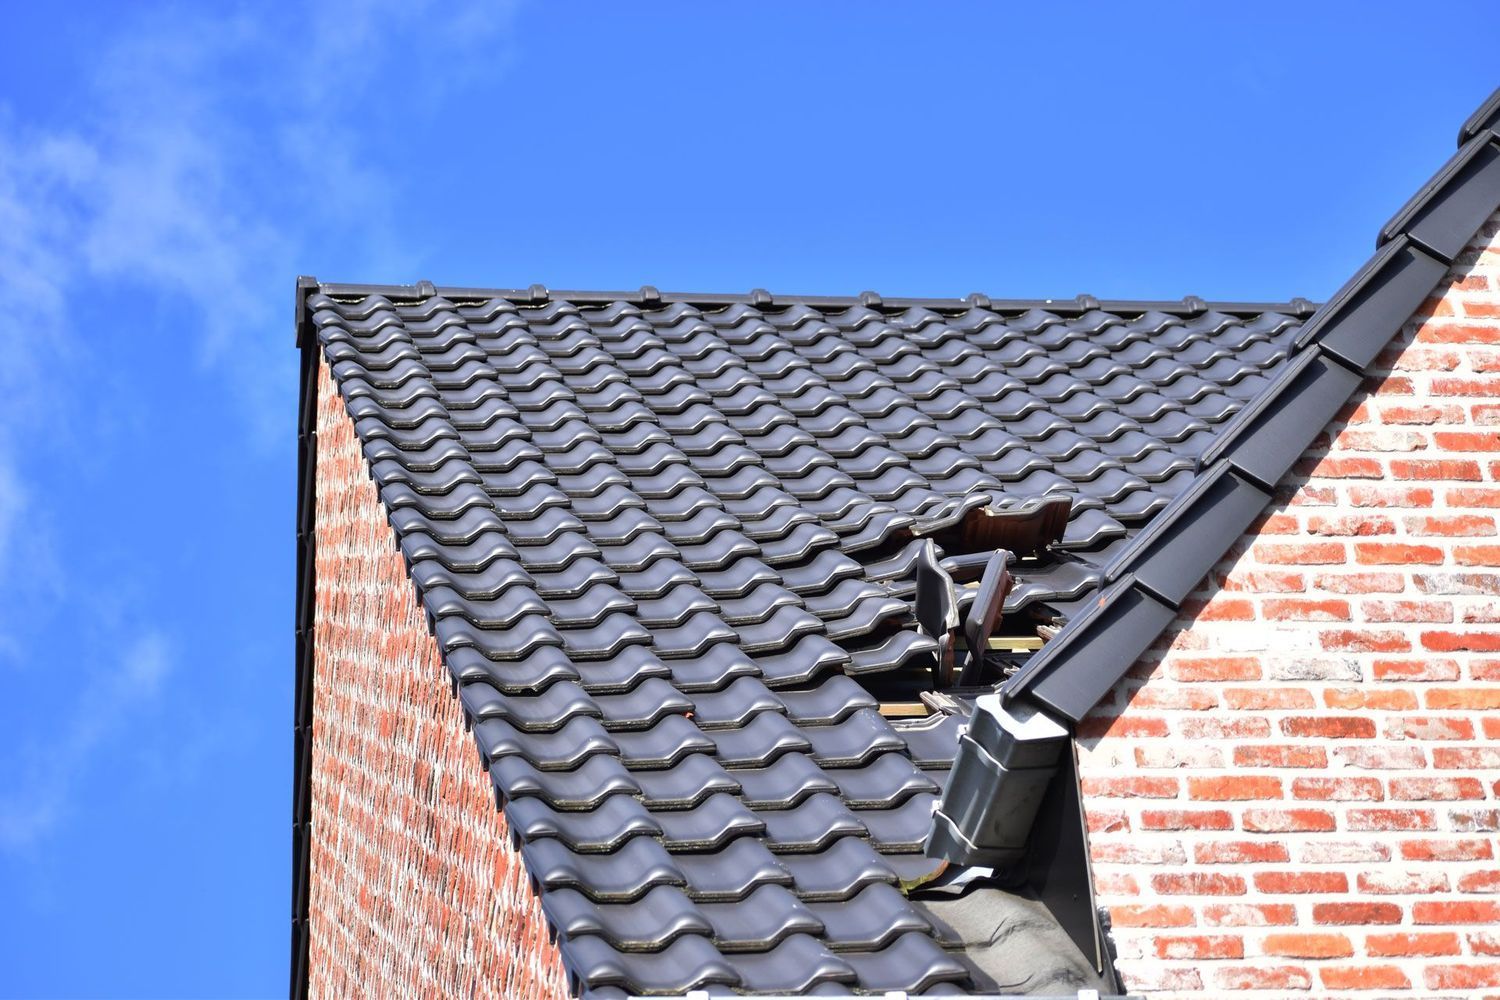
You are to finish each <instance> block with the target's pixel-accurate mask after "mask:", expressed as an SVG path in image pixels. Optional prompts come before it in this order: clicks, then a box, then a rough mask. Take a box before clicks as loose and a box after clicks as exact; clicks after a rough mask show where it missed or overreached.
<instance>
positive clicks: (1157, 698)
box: [1130, 687, 1219, 712]
mask: <svg viewBox="0 0 1500 1000" xmlns="http://www.w3.org/2000/svg"><path fill="white" fill-rule="evenodd" d="M1130 707H1131V708H1132V709H1143V708H1145V709H1149V708H1176V709H1183V710H1186V711H1192V712H1203V711H1207V710H1208V709H1210V708H1218V707H1219V699H1218V698H1217V697H1216V696H1215V695H1214V693H1213V692H1212V691H1207V690H1204V689H1203V688H1197V687H1188V688H1164V687H1143V688H1140V689H1138V690H1136V691H1134V692H1132V693H1131V695H1130Z"/></svg>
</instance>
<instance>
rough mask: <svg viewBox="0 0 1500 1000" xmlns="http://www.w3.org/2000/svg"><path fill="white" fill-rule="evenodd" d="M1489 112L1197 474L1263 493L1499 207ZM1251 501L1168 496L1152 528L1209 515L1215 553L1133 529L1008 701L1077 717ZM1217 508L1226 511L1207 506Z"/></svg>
mask: <svg viewBox="0 0 1500 1000" xmlns="http://www.w3.org/2000/svg"><path fill="white" fill-rule="evenodd" d="M1497 120H1500V90H1497V91H1496V92H1495V93H1494V94H1492V95H1491V96H1490V97H1489V99H1488V100H1486V101H1485V103H1484V104H1483V105H1482V106H1481V107H1480V109H1479V110H1478V111H1477V112H1475V114H1474V115H1473V116H1471V117H1470V119H1469V121H1468V122H1467V123H1465V125H1464V127H1463V130H1462V132H1461V134H1460V142H1461V144H1467V145H1464V148H1462V149H1461V150H1460V151H1459V152H1458V154H1456V155H1455V156H1454V157H1453V158H1452V159H1451V160H1450V161H1449V162H1448V164H1446V165H1445V166H1444V167H1443V169H1442V170H1440V171H1439V172H1438V174H1437V175H1436V176H1435V177H1434V178H1433V180H1432V181H1430V182H1428V184H1426V185H1424V186H1423V188H1422V190H1421V191H1419V192H1418V194H1417V196H1415V197H1414V198H1413V199H1412V200H1411V201H1409V202H1408V203H1407V205H1406V206H1405V207H1404V208H1403V209H1402V210H1401V211H1400V212H1398V213H1397V214H1396V217H1395V218H1394V219H1393V220H1392V221H1391V223H1390V224H1388V225H1387V227H1386V228H1385V229H1384V230H1382V232H1381V236H1380V246H1379V249H1378V250H1377V252H1376V253H1375V255H1374V256H1373V257H1372V258H1371V259H1370V261H1368V262H1367V263H1366V264H1365V265H1364V266H1363V267H1361V268H1360V269H1359V271H1358V272H1356V274H1355V275H1354V277H1352V278H1351V279H1350V280H1349V281H1348V282H1347V283H1346V284H1345V285H1344V287H1343V288H1341V289H1340V290H1339V292H1338V293H1337V294H1336V295H1334V296H1333V298H1331V299H1330V300H1329V301H1328V302H1327V303H1326V304H1325V305H1324V306H1323V307H1322V308H1321V309H1319V310H1317V312H1316V313H1315V314H1314V316H1313V317H1312V318H1311V319H1310V320H1308V322H1307V324H1306V325H1305V326H1304V327H1303V329H1302V331H1301V333H1300V334H1299V335H1298V336H1297V338H1296V340H1295V342H1294V345H1293V356H1292V359H1291V361H1290V363H1289V364H1288V365H1286V366H1285V367H1284V368H1283V369H1282V370H1281V371H1280V372H1279V373H1278V374H1277V375H1276V376H1275V378H1274V379H1273V380H1272V382H1271V384H1270V385H1269V386H1267V387H1266V389H1265V391H1264V392H1263V393H1261V394H1260V395H1259V396H1258V397H1257V398H1255V399H1253V400H1251V401H1250V403H1249V405H1247V406H1246V407H1245V408H1244V409H1242V410H1241V411H1240V413H1239V414H1238V415H1237V416H1236V417H1235V418H1234V420H1233V421H1232V423H1231V425H1230V426H1229V427H1228V428H1227V429H1226V430H1225V432H1224V433H1223V434H1222V436H1220V438H1219V439H1218V440H1217V441H1216V442H1215V443H1214V444H1212V445H1210V446H1208V447H1207V448H1206V449H1205V450H1204V451H1203V453H1202V455H1201V459H1200V468H1203V469H1206V470H1207V471H1206V472H1204V473H1200V475H1204V476H1216V477H1222V476H1223V475H1224V472H1223V471H1222V469H1223V465H1224V463H1228V464H1229V466H1231V467H1232V469H1233V470H1234V471H1235V472H1237V473H1239V474H1242V475H1243V476H1244V477H1246V478H1247V479H1248V480H1250V481H1252V482H1253V484H1254V485H1255V486H1256V487H1257V488H1259V489H1260V490H1261V491H1263V492H1265V493H1268V494H1269V493H1270V492H1272V491H1274V490H1275V488H1276V486H1277V483H1278V482H1279V481H1280V480H1281V478H1282V477H1283V476H1284V475H1285V474H1286V473H1287V471H1288V470H1290V469H1291V467H1292V466H1293V464H1294V463H1295V462H1296V461H1297V458H1298V457H1299V456H1300V455H1301V454H1303V453H1304V452H1305V451H1306V449H1307V447H1308V446H1309V445H1310V444H1311V443H1312V442H1313V440H1314V439H1315V438H1316V436H1317V435H1318V434H1319V433H1321V432H1322V431H1323V429H1324V428H1325V427H1326V426H1327V424H1328V422H1329V420H1331V419H1332V418H1333V417H1334V416H1335V415H1336V414H1337V413H1338V411H1339V410H1340V409H1342V408H1343V407H1345V406H1346V405H1348V403H1349V402H1350V400H1351V399H1352V398H1354V397H1355V396H1356V394H1357V393H1358V391H1359V388H1360V385H1361V384H1362V382H1363V379H1362V374H1363V372H1364V371H1365V370H1366V368H1367V367H1368V366H1369V365H1370V364H1371V363H1373V361H1374V360H1375V358H1376V357H1377V355H1378V354H1379V353H1380V351H1382V350H1383V349H1384V348H1385V347H1386V346H1387V345H1388V344H1389V343H1390V341H1391V340H1392V339H1393V338H1394V337H1395V336H1396V335H1397V334H1398V333H1399V332H1400V331H1401V329H1402V328H1403V327H1404V326H1405V325H1406V323H1407V321H1408V320H1409V319H1410V318H1411V316H1412V315H1413V314H1414V313H1415V312H1416V311H1417V309H1419V308H1420V307H1421V304H1422V303H1423V302H1424V301H1425V300H1426V298H1427V297H1428V295H1430V294H1431V292H1432V290H1433V288H1434V287H1435V286H1436V285H1437V284H1438V283H1439V282H1441V281H1442V279H1443V276H1444V275H1445V274H1446V273H1447V269H1448V266H1449V263H1450V262H1451V261H1452V260H1453V259H1454V257H1456V256H1457V254H1458V253H1459V252H1460V251H1461V250H1462V247H1463V245H1464V244H1466V243H1467V241H1468V240H1469V239H1470V238H1472V236H1473V234H1474V233H1475V232H1477V231H1478V230H1479V228H1480V227H1481V226H1483V225H1484V223H1485V221H1486V220H1487V219H1488V218H1489V217H1490V216H1491V215H1492V214H1493V213H1494V212H1495V211H1496V209H1497V208H1500V165H1497V164H1500V161H1497V158H1496V151H1495V149H1494V148H1493V147H1492V146H1491V145H1490V142H1491V139H1492V138H1493V136H1492V135H1491V133H1490V132H1488V131H1486V130H1489V129H1492V128H1493V126H1494V125H1495V123H1496V121H1497ZM1460 233H1462V236H1461V237H1460V236H1459V234H1460ZM1226 490H1227V493H1226V492H1225V491H1226ZM1253 498H1254V494H1247V493H1244V492H1243V491H1242V489H1239V488H1235V489H1230V488H1229V487H1228V486H1227V485H1226V484H1225V481H1224V480H1222V478H1221V479H1220V480H1219V485H1218V486H1217V488H1215V487H1214V486H1213V485H1212V484H1209V483H1204V484H1203V485H1200V486H1199V487H1197V488H1196V489H1194V490H1193V491H1192V492H1191V494H1190V495H1187V496H1185V497H1184V498H1182V499H1181V500H1180V501H1178V502H1177V504H1176V506H1175V507H1174V508H1173V509H1172V511H1171V514H1170V517H1171V519H1172V520H1171V522H1170V523H1168V522H1163V523H1162V524H1161V525H1160V526H1159V527H1157V528H1156V532H1159V533H1161V534H1162V535H1165V534H1166V533H1168V532H1170V531H1171V530H1172V526H1173V525H1184V526H1186V525H1191V524H1196V523H1201V524H1205V525H1206V524H1210V523H1215V524H1216V525H1217V529H1218V530H1223V531H1225V532H1226V534H1224V535H1222V536H1220V537H1218V538H1216V539H1214V541H1213V543H1212V544H1211V545H1210V547H1209V548H1207V549H1205V550H1204V551H1205V552H1211V553H1214V558H1213V559H1212V560H1209V559H1207V558H1206V557H1205V556H1202V555H1199V556H1196V557H1195V558H1192V559H1188V558H1185V557H1183V558H1178V557H1175V556H1173V557H1170V558H1168V557H1167V555H1166V554H1165V553H1168V552H1169V549H1168V547H1167V546H1165V545H1163V544H1162V543H1159V542H1157V541H1156V540H1155V539H1156V537H1157V536H1156V535H1155V534H1153V535H1150V536H1145V537H1138V538H1137V540H1136V542H1135V543H1133V544H1128V546H1127V547H1126V548H1125V549H1123V550H1122V551H1121V553H1120V558H1119V560H1118V562H1116V563H1115V564H1114V565H1113V566H1111V567H1110V574H1111V575H1112V576H1113V577H1115V581H1114V583H1113V584H1112V585H1111V586H1109V587H1108V588H1107V589H1106V590H1105V591H1104V592H1103V593H1101V594H1100V595H1099V596H1098V597H1097V598H1096V601H1097V604H1096V605H1095V607H1094V608H1093V609H1092V610H1091V611H1090V612H1086V613H1084V614H1082V615H1079V616H1077V617H1075V618H1073V619H1072V620H1071V621H1069V622H1068V623H1067V625H1065V626H1064V627H1063V629H1062V631H1061V632H1060V633H1059V634H1058V635H1057V637H1056V638H1055V639H1053V640H1052V642H1050V643H1048V644H1047V646H1045V647H1044V648H1043V649H1042V650H1041V652H1039V653H1038V654H1037V655H1036V656H1034V657H1032V659H1031V660H1030V661H1028V662H1027V663H1026V664H1025V665H1024V666H1023V667H1022V668H1021V670H1020V671H1018V672H1017V673H1016V674H1015V675H1013V676H1012V677H1011V678H1010V679H1009V680H1008V681H1006V682H1005V684H1004V685H1003V686H1002V692H1003V693H1004V695H1005V696H1006V698H1007V699H1016V698H1022V697H1029V698H1033V699H1035V700H1037V701H1038V702H1040V703H1041V704H1043V705H1046V706H1049V707H1051V708H1053V709H1054V710H1056V711H1058V712H1060V713H1061V714H1062V715H1064V716H1066V717H1067V718H1070V719H1073V720H1075V721H1077V720H1079V719H1081V718H1082V717H1083V716H1084V714H1086V713H1087V712H1088V710H1089V709H1090V708H1092V707H1093V705H1094V704H1095V703H1096V702H1097V701H1098V700H1099V699H1101V698H1103V697H1104V696H1105V695H1106V694H1107V693H1108V691H1109V690H1110V688H1111V687H1113V686H1114V684H1115V683H1116V682H1117V681H1118V680H1119V679H1120V678H1121V677H1123V676H1124V675H1125V672H1126V671H1127V670H1129V669H1130V666H1131V665H1132V664H1133V663H1134V662H1135V660H1136V659H1137V658H1138V657H1139V656H1140V654H1141V653H1142V652H1143V651H1144V650H1145V649H1146V648H1147V647H1148V646H1149V645H1150V643H1151V642H1152V641H1154V640H1155V638H1156V637H1157V636H1158V635H1159V634H1160V633H1161V632H1162V631H1163V630H1164V629H1165V628H1166V627H1167V626H1168V625H1169V624H1170V623H1171V621H1172V619H1173V617H1174V613H1173V599H1174V598H1177V599H1179V600H1180V598H1179V597H1178V595H1181V594H1183V593H1184V587H1187V588H1191V586H1192V585H1193V583H1195V582H1196V581H1197V579H1201V576H1202V574H1201V573H1199V569H1198V568H1199V567H1200V566H1202V565H1203V564H1204V563H1205V562H1207V564H1208V565H1209V566H1211V565H1212V564H1213V562H1216V561H1217V560H1218V559H1219V558H1222V556H1223V554H1224V552H1225V551H1227V550H1228V548H1229V546H1230V545H1232V544H1233V543H1234V541H1235V540H1236V538H1237V537H1238V534H1237V533H1228V532H1231V531H1232V529H1233V525H1234V524H1236V523H1239V522H1240V521H1243V520H1244V517H1245V513H1246V510H1247V509H1248V506H1249V504H1250V502H1251V501H1252V500H1253ZM1216 507H1222V508H1223V509H1222V510H1213V509H1212V508H1216ZM1200 508H1201V510H1200ZM1241 530H1243V529H1241ZM1182 551H1184V552H1185V547H1184V549H1183V550H1182ZM1138 571H1140V572H1141V573H1142V575H1141V576H1140V577H1137V572H1138ZM1194 574H1197V575H1196V576H1194ZM1189 577H1193V580H1192V582H1188V581H1189ZM1105 633H1109V639H1108V640H1106V639H1105Z"/></svg>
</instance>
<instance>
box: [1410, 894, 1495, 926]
mask: <svg viewBox="0 0 1500 1000" xmlns="http://www.w3.org/2000/svg"><path fill="white" fill-rule="evenodd" d="M1411 914H1412V920H1413V921H1414V922H1415V923H1419V924H1494V923H1500V903H1497V902H1493V901H1491V900H1478V899H1464V900H1446V899H1443V900H1420V901H1418V902H1416V903H1413V904H1412V908H1411Z"/></svg>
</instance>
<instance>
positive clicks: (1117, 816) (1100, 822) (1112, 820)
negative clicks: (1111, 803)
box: [1088, 806, 1130, 833]
mask: <svg viewBox="0 0 1500 1000" xmlns="http://www.w3.org/2000/svg"><path fill="white" fill-rule="evenodd" d="M1088 827H1089V832H1090V833H1121V832H1125V831H1128V830H1129V829H1130V816H1129V815H1128V814H1127V813H1126V812H1125V811H1124V810H1123V809H1099V808H1096V807H1094V806H1090V807H1089V809H1088Z"/></svg>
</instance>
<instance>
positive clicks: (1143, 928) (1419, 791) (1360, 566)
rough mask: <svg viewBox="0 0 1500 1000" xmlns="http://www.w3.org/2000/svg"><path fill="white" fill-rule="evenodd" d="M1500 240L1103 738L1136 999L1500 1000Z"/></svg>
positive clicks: (1485, 237)
mask: <svg viewBox="0 0 1500 1000" xmlns="http://www.w3.org/2000/svg"><path fill="white" fill-rule="evenodd" d="M1497 233H1500V216H1496V217H1495V218H1494V219H1492V220H1491V221H1490V223H1489V224H1488V225H1487V226H1486V227H1485V229H1484V230H1483V231H1482V232H1481V233H1480V234H1479V236H1477V237H1476V238H1475V241H1474V242H1473V244H1471V247H1470V249H1469V252H1467V253H1466V254H1465V255H1464V256H1463V257H1462V258H1461V259H1460V261H1459V263H1458V265H1457V266H1455V268H1454V269H1453V270H1452V272H1450V274H1449V276H1448V280H1449V281H1450V282H1451V284H1449V285H1447V286H1446V287H1445V288H1444V289H1441V290H1440V292H1439V293H1437V294H1436V297H1434V298H1433V299H1431V300H1429V302H1428V303H1427V305H1426V306H1425V307H1424V313H1423V315H1422V316H1420V317H1418V319H1417V320H1416V321H1414V322H1412V323H1410V324H1408V326H1407V328H1406V329H1405V330H1404V331H1403V334H1402V336H1401V338H1400V339H1399V341H1397V342H1396V343H1395V344H1393V345H1392V347H1391V349H1390V350H1388V351H1387V353H1386V354H1385V355H1383V356H1382V358H1381V359H1380V361H1379V362H1377V368H1376V374H1375V377H1373V378H1372V379H1371V380H1370V381H1369V382H1368V383H1367V386H1368V387H1370V388H1372V389H1373V394H1372V395H1371V396H1370V397H1369V398H1368V399H1366V400H1365V401H1364V402H1363V403H1361V404H1360V405H1359V406H1358V407H1357V408H1355V407H1348V408H1346V409H1345V411H1344V412H1343V413H1342V414H1341V415H1340V417H1339V418H1338V419H1337V420H1336V421H1335V424H1334V426H1333V427H1331V428H1330V429H1329V433H1328V434H1325V435H1323V436H1321V437H1320V438H1319V440H1318V441H1317V442H1315V443H1314V445H1313V448H1312V450H1311V451H1310V452H1309V453H1308V455H1306V456H1304V460H1303V462H1302V463H1301V464H1300V465H1299V466H1298V468H1297V469H1296V470H1294V473H1293V476H1292V477H1291V478H1290V479H1289V480H1288V481H1287V482H1285V483H1283V484H1282V485H1283V488H1282V490H1281V491H1280V493H1279V494H1278V497H1277V502H1276V504H1275V506H1274V507H1273V508H1272V509H1271V510H1270V511H1268V512H1267V514H1266V516H1265V517H1264V518H1263V519H1262V520H1261V521H1260V522H1259V523H1258V524H1257V525H1256V526H1254V527H1252V529H1251V530H1250V531H1249V532H1248V533H1247V534H1246V535H1245V536H1244V537H1242V538H1241V539H1240V540H1239V541H1238V542H1237V543H1236V545H1235V546H1234V548H1233V549H1232V550H1231V552H1230V553H1229V556H1228V557H1227V558H1226V559H1225V560H1223V561H1222V562H1221V563H1220V564H1219V565H1218V566H1217V567H1216V568H1215V570H1214V571H1213V573H1212V574H1211V576H1210V579H1209V580H1208V581H1206V582H1205V585H1204V586H1202V587H1201V588H1200V590H1199V592H1198V593H1197V594H1196V595H1195V598H1194V601H1193V603H1192V604H1191V605H1190V607H1191V611H1192V613H1191V614H1190V615H1188V616H1185V617H1184V618H1182V619H1179V621H1178V622H1177V623H1175V624H1174V626H1173V628H1172V629H1170V630H1168V632H1167V633H1166V634H1165V635H1164V636H1163V637H1162V639H1161V640H1160V641H1159V642H1158V644H1157V645H1156V647H1155V648H1154V649H1153V650H1152V651H1150V652H1148V653H1147V654H1146V656H1145V657H1144V658H1143V659H1142V661H1141V662H1140V663H1138V664H1137V665H1136V666H1135V668H1134V669H1133V670H1132V671H1131V673H1130V675H1129V676H1128V677H1127V678H1126V679H1125V680H1123V681H1122V682H1121V683H1120V685H1118V686H1117V687H1116V689H1115V691H1114V692H1113V693H1112V695H1111V696H1110V698H1109V699H1106V701H1105V702H1103V703H1102V704H1101V705H1100V706H1099V707H1098V708H1096V709H1095V711H1094V713H1093V714H1092V715H1091V716H1090V717H1089V718H1088V719H1087V720H1085V723H1084V724H1083V726H1082V727H1081V732H1080V737H1081V738H1080V757H1081V761H1080V763H1081V768H1082V772H1081V773H1082V776H1083V782H1084V794H1085V800H1086V808H1087V813H1088V822H1089V828H1090V831H1091V833H1090V839H1091V852H1092V854H1093V858H1094V870H1095V876H1096V879H1097V883H1098V890H1099V893H1100V897H1101V899H1100V902H1101V905H1104V906H1106V907H1107V908H1108V910H1109V911H1110V914H1111V920H1112V924H1113V937H1114V941H1115V943H1116V947H1117V949H1118V955H1119V968H1120V970H1121V972H1122V974H1123V975H1124V978H1125V981H1126V984H1127V986H1128V987H1129V988H1131V989H1132V990H1133V991H1136V992H1146V993H1158V992H1160V993H1171V994H1204V995H1207V994H1214V995H1222V994H1223V993H1224V992H1226V991H1239V990H1262V991H1265V995H1287V994H1288V993H1298V992H1301V991H1311V992H1312V993H1314V994H1317V995H1328V994H1335V995H1342V994H1343V993H1344V992H1345V991H1350V995H1356V994H1355V992H1354V991H1368V990H1370V989H1377V990H1382V991H1386V992H1395V993H1408V994H1410V995H1419V996H1430V995H1434V994H1445V995H1446V994H1461V993H1465V991H1469V990H1480V989H1485V988H1491V992H1494V991H1495V990H1500V862H1497V861H1496V854H1497V850H1500V844H1497V830H1500V536H1497V527H1496V515H1497V508H1500V237H1497ZM1363 995H1369V994H1368V993H1367V992H1366V993H1364V994H1363Z"/></svg>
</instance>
